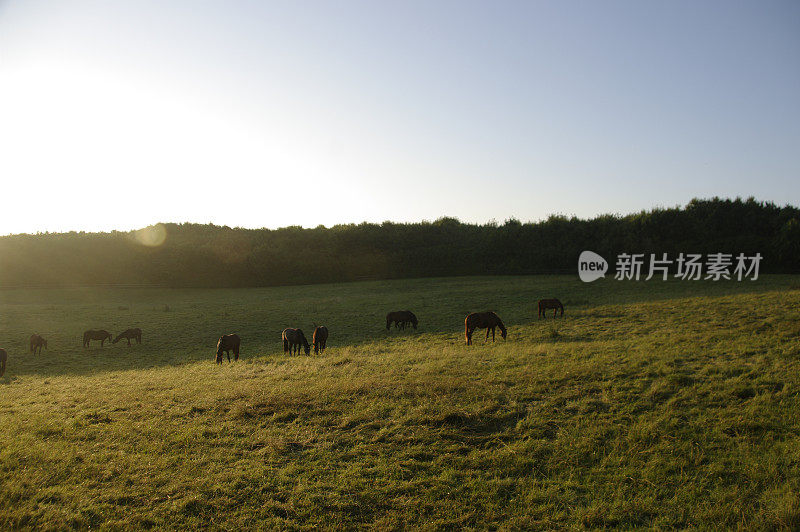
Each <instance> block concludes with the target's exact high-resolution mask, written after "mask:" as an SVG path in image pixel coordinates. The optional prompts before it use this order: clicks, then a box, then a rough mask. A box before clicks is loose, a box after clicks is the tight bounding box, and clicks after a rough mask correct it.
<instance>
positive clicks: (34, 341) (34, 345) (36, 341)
mask: <svg viewBox="0 0 800 532" xmlns="http://www.w3.org/2000/svg"><path fill="white" fill-rule="evenodd" d="M42 347H44V348H47V340H45V339H44V338H42V337H41V336H39V335H38V334H32V335H31V353H33V354H34V355H35V354H36V351H37V350H38V351H39V353H40V354H41V352H42Z"/></svg>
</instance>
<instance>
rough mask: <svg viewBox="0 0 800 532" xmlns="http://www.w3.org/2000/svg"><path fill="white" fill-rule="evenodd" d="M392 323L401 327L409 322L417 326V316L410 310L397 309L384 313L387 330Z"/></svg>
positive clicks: (403, 327)
mask: <svg viewBox="0 0 800 532" xmlns="http://www.w3.org/2000/svg"><path fill="white" fill-rule="evenodd" d="M392 323H394V326H395V327H400V328H401V329H405V328H406V324H407V323H410V324H411V325H413V326H414V328H415V329H416V328H417V323H418V321H417V317H416V316H414V313H413V312H411V311H410V310H398V311H395V312H390V313H389V314H387V315H386V330H387V331H388V330H389V327H390V325H391V324H392Z"/></svg>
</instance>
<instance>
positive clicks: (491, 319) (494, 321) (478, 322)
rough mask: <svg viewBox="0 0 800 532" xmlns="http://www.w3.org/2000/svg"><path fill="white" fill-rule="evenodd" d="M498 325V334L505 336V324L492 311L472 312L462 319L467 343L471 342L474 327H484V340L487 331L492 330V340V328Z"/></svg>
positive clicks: (487, 335) (487, 334)
mask: <svg viewBox="0 0 800 532" xmlns="http://www.w3.org/2000/svg"><path fill="white" fill-rule="evenodd" d="M495 327H500V335H501V336H502V337H503V338H505V337H506V326H505V325H503V321H502V320H501V319H500V317H499V316H498V315H497V314H495V313H494V312H473V313H472V314H470V315H469V316H467V317H466V319H465V320H464V336H465V337H466V338H467V345H471V344H472V333H473V331H475V329H486V340H488V339H489V331H491V332H492V342H494V328H495Z"/></svg>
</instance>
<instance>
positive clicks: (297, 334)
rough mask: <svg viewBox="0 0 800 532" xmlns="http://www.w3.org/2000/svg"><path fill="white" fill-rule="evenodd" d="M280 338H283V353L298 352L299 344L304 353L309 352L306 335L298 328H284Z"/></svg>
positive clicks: (309, 347)
mask: <svg viewBox="0 0 800 532" xmlns="http://www.w3.org/2000/svg"><path fill="white" fill-rule="evenodd" d="M281 338H283V352H284V353H299V352H300V346H301V345H302V346H303V349H305V351H306V354H309V353H311V346H310V345H308V340H306V335H305V334H303V331H301V330H300V329H284V330H283V333H282V334H281Z"/></svg>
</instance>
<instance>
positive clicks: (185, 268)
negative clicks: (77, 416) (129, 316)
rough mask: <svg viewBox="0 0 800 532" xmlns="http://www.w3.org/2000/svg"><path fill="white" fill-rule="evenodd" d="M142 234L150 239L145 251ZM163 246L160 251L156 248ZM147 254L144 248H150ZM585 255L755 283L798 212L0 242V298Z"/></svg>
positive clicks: (798, 244)
mask: <svg viewBox="0 0 800 532" xmlns="http://www.w3.org/2000/svg"><path fill="white" fill-rule="evenodd" d="M148 231H149V232H153V231H155V232H156V233H158V235H157V236H158V238H156V239H155V240H156V242H153V238H151V235H149V233H148ZM162 240H163V242H162ZM154 243H155V244H156V245H152V244H154ZM583 250H592V251H595V252H597V253H599V254H600V255H602V256H603V257H605V258H606V259H607V260H608V261H609V263H610V268H611V270H612V271H613V269H614V264H613V262H614V258H615V257H616V256H617V255H618V254H620V253H644V254H650V253H656V254H661V253H668V254H669V255H670V256H671V257H673V256H677V255H678V253H681V252H683V253H702V254H710V253H719V252H723V253H733V254H738V253H745V254H755V253H760V254H761V256H762V257H763V259H762V262H761V272H763V273H798V272H800V209H798V208H797V207H793V206H790V205H786V206H783V207H779V206H777V205H775V204H773V203H770V202H759V201H756V200H755V199H753V198H749V199H747V200H742V199H739V198H737V199H735V200H731V199H720V198H712V199H694V200H692V201H691V202H689V203H688V204H687V205H686V206H685V207H675V208H657V209H653V210H650V211H642V212H639V213H636V214H630V215H626V216H617V215H603V216H598V217H596V218H592V219H579V218H575V217H571V218H568V217H565V216H559V215H552V216H550V217H549V218H547V219H546V220H543V221H540V222H535V223H521V222H520V221H519V220H516V219H513V218H512V219H509V220H506V221H505V222H504V223H503V224H498V223H494V222H491V223H487V224H483V225H480V224H468V223H462V222H460V221H459V220H457V219H455V218H449V217H444V218H440V219H438V220H436V221H433V222H427V221H425V222H420V223H393V222H384V223H381V224H373V223H361V224H347V225H336V226H333V227H330V228H327V227H324V226H319V227H316V228H313V229H304V228H302V227H298V226H292V227H284V228H281V229H274V230H270V229H242V228H230V227H224V226H216V225H210V224H208V225H203V224H189V223H184V224H159V225H158V226H157V227H151V228H148V229H143V230H140V231H130V232H121V231H115V232H111V233H84V232H70V233H40V234H35V235H27V234H23V235H11V236H4V237H0V287H70V286H98V285H136V286H164V287H251V286H277V285H291V284H313V283H329V282H346V281H355V280H366V279H398V278H411V277H436V276H460V275H518V274H551V273H568V274H575V273H576V272H577V260H578V255H579V254H580V252H581V251H583Z"/></svg>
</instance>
